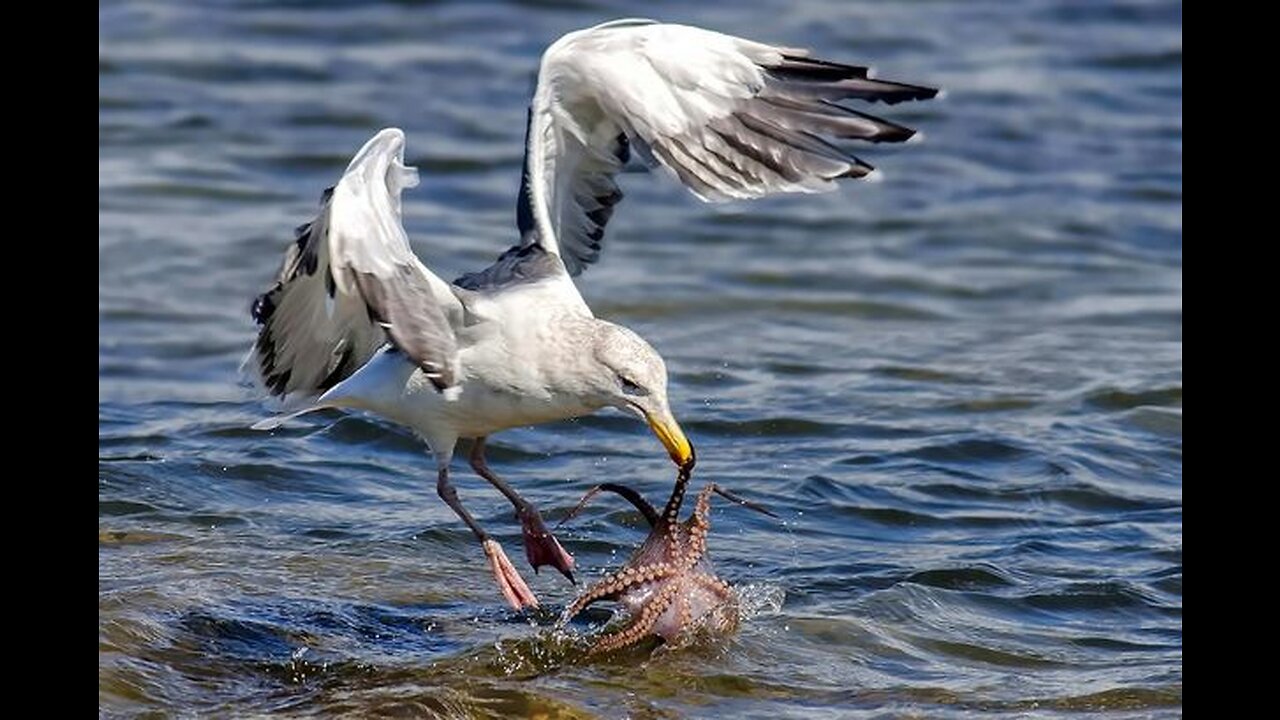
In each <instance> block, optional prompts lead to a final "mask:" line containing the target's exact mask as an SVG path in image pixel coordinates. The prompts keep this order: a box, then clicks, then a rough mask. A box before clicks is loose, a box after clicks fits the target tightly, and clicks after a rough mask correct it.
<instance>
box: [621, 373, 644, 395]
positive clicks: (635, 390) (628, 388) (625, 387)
mask: <svg viewBox="0 0 1280 720" xmlns="http://www.w3.org/2000/svg"><path fill="white" fill-rule="evenodd" d="M618 384H620V385H622V392H623V393H625V394H627V395H648V394H649V393H648V392H646V391H645V389H644V388H642V387H640V385H639V383H635V382H632V381H631V380H628V379H627V378H625V377H623V376H621V375H619V376H618Z"/></svg>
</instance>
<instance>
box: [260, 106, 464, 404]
mask: <svg viewBox="0 0 1280 720" xmlns="http://www.w3.org/2000/svg"><path fill="white" fill-rule="evenodd" d="M415 184H417V172H416V170H414V169H412V168H407V167H405V165H404V133H403V132H401V131H400V130H399V129H396V128H389V129H386V130H383V131H381V132H379V133H378V134H377V135H375V136H374V137H373V138H372V139H371V140H369V142H368V143H366V144H365V146H364V147H363V148H361V150H360V152H358V153H357V154H356V156H355V158H354V159H353V160H352V161H351V164H350V165H349V166H348V167H347V170H346V172H345V173H344V174H343V176H342V179H341V180H340V181H339V182H338V184H337V185H335V186H334V187H333V188H331V189H330V190H328V191H326V192H325V194H324V197H323V198H322V200H321V209H320V213H319V215H318V216H317V217H316V219H315V220H313V221H311V222H310V223H307V224H306V225H303V226H302V227H300V228H299V229H298V232H297V238H296V240H295V242H294V243H293V244H292V245H290V246H289V248H288V250H287V251H286V253H285V259H284V264H283V266H282V267H281V269H280V273H279V275H278V276H277V279H276V283H275V285H274V286H273V287H272V288H271V289H270V290H268V291H267V292H265V293H263V294H262V295H260V296H259V297H258V298H257V300H256V301H255V302H254V304H253V309H252V314H253V318H254V320H255V321H256V322H257V323H258V325H259V326H260V327H259V331H258V339H257V341H256V342H255V343H254V346H253V349H252V350H251V352H250V355H249V358H248V359H247V360H246V362H245V367H246V369H252V370H253V372H254V373H255V374H256V375H257V377H258V379H259V380H260V381H261V382H262V384H263V385H264V386H265V387H266V388H267V389H268V390H269V391H270V392H271V393H272V394H273V395H281V396H284V395H292V394H294V393H298V394H301V395H314V394H317V393H319V392H323V391H324V390H327V389H328V388H330V387H333V386H334V385H335V384H337V383H338V382H341V381H342V380H343V379H344V378H346V377H348V376H350V375H351V374H352V373H354V372H355V371H356V370H357V369H359V368H360V367H361V366H362V365H364V363H365V362H367V361H368V360H369V358H370V357H372V355H373V353H374V352H376V351H377V349H378V348H379V347H380V346H382V345H383V344H385V343H386V342H387V341H390V342H392V343H394V344H395V345H396V347H398V348H399V349H400V350H402V351H403V352H404V353H405V354H406V355H408V356H409V357H410V358H411V359H412V360H413V361H414V363H415V364H417V365H418V366H419V367H421V368H422V370H423V371H424V372H425V373H426V374H427V376H428V377H429V378H431V381H432V382H433V383H434V384H435V385H436V387H437V388H438V389H440V390H444V389H445V388H449V387H452V386H454V385H456V384H457V383H458V375H459V373H458V367H457V363H458V361H457V342H456V339H455V338H454V334H453V329H452V327H451V325H450V321H449V316H450V315H452V314H453V313H455V312H460V309H459V308H458V302H457V299H456V298H455V297H454V295H453V293H452V292H450V290H449V287H448V285H446V284H445V283H444V281H442V280H441V279H440V278H438V277H437V276H436V275H435V274H433V273H432V272H431V271H430V270H428V269H427V268H426V267H424V266H423V265H422V263H421V262H420V261H419V260H418V258H417V257H416V256H414V254H413V251H412V250H411V249H410V248H409V241H408V237H407V235H406V234H405V232H404V227H403V226H402V224H401V221H400V193H401V191H402V190H403V189H404V188H405V187H412V186H413V185H415Z"/></svg>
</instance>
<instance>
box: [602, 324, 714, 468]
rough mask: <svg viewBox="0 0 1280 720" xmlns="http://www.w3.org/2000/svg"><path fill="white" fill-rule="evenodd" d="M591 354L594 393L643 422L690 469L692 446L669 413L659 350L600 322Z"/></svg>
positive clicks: (633, 334)
mask: <svg viewBox="0 0 1280 720" xmlns="http://www.w3.org/2000/svg"><path fill="white" fill-rule="evenodd" d="M594 355H595V361H596V363H597V364H598V365H597V366H598V372H597V373H596V375H597V378H596V383H595V385H596V387H595V388H594V391H595V392H596V393H598V394H599V396H600V399H601V400H603V401H604V404H606V405H612V406H613V407H616V408H618V409H619V410H622V411H623V412H627V413H630V414H632V415H635V416H637V417H639V418H640V419H642V420H644V421H645V422H646V423H648V425H649V428H650V429H652V430H653V434H654V435H657V436H658V439H659V440H661V441H662V444H663V446H664V447H666V449H667V454H669V455H670V456H671V460H672V461H673V462H675V464H676V465H678V466H680V468H681V469H683V470H692V469H693V464H694V461H695V457H694V453H693V446H692V445H690V444H689V439H688V438H686V437H685V436H684V431H683V430H681V429H680V424H679V423H677V422H676V418H675V416H674V415H672V414H671V406H670V405H669V404H668V403H667V364H666V363H665V362H663V361H662V356H661V355H659V354H658V351H657V350H654V349H653V346H651V345H650V344H649V343H647V342H645V341H644V340H643V339H642V338H641V337H640V336H639V335H636V334H635V333H634V332H632V331H631V330H628V329H627V328H624V327H622V326H620V325H614V324H613V323H609V322H604V321H599V322H598V325H597V331H596V338H595V346H594Z"/></svg>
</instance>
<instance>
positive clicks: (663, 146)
mask: <svg viewBox="0 0 1280 720" xmlns="http://www.w3.org/2000/svg"><path fill="white" fill-rule="evenodd" d="M935 94H936V91H935V90H933V89H930V88H925V87H920V86H914V85H906V84H902V83H893V82H887V81H881V80H874V79H870V78H868V76H867V70H866V69H865V68H860V67H854V66H849V65H840V64H836V63H829V62H825V61H821V60H815V59H811V58H809V57H808V53H807V51H803V50H796V49H788V48H779V47H773V46H770V45H764V44H761V43H755V42H752V41H749V40H744V39H741V38H736V37H732V36H728V35H722V34H720V33H715V32H711V31H708V30H703V29H700V28H694V27H688V26H683V25H666V24H660V23H654V22H652V21H645V20H621V21H614V22H612V23H605V24H603V25H599V26H596V27H594V28H589V29H587V30H581V31H578V32H574V33H570V34H568V35H566V36H564V37H563V38H561V39H560V40H558V41H557V42H556V43H554V44H553V45H552V46H551V47H550V48H549V49H548V50H547V51H546V53H545V54H544V55H543V59H542V65H541V68H540V72H539V79H538V86H537V89H536V91H535V93H534V97H533V101H532V103H531V105H530V113H529V126H528V136H527V139H526V155H525V163H524V165H525V167H524V174H523V182H522V185H521V188H520V196H519V201H518V205H517V226H518V229H519V231H520V240H519V242H518V243H517V244H516V245H515V246H513V247H512V248H510V249H509V250H507V251H506V252H505V253H503V254H502V255H501V256H500V257H499V258H498V260H497V261H496V262H495V263H494V264H493V265H491V266H490V267H488V268H486V269H484V270H482V271H480V272H476V273H471V274H468V275H464V276H462V277H460V278H458V279H456V280H454V281H453V282H452V283H447V282H445V281H443V280H442V279H441V278H439V277H438V276H436V275H435V274H434V273H433V272H431V270H429V269H428V268H427V267H426V266H425V265H423V264H422V262H421V261H419V259H418V258H417V257H416V256H415V255H414V254H413V252H412V250H411V249H410V247H409V242H408V237H407V235H406V234H405V231H404V228H403V226H402V224H401V218H400V195H401V192H402V191H403V190H404V189H405V188H408V187H412V186H413V185H415V184H416V183H417V173H416V171H415V170H413V169H412V168H408V167H405V165H404V146H405V137H404V133H403V132H402V131H400V130H398V129H396V128H389V129H386V130H383V131H381V132H379V133H378V134H377V135H375V136H374V137H373V138H372V139H371V140H369V141H368V142H367V143H366V144H365V146H364V147H363V148H361V149H360V151H359V152H358V153H357V154H356V156H355V158H354V159H352V161H351V164H350V165H349V166H348V167H347V170H346V172H345V173H344V174H343V176H342V178H341V180H339V182H338V183H337V184H336V185H335V186H334V187H333V188H331V190H330V191H327V192H326V193H325V195H324V196H323V198H322V201H321V211H320V213H319V215H318V216H317V217H316V219H315V220H313V221H312V222H310V223H308V224H306V225H304V226H302V227H301V228H299V230H298V235H297V238H296V241H295V243H294V244H293V245H291V246H290V248H289V250H288V252H287V253H286V256H285V262H284V266H283V267H282V268H281V271H280V274H279V277H278V279H277V282H276V284H275V286H274V287H273V288H272V289H271V290H269V291H268V292H266V293H264V294H263V295H262V296H260V297H259V298H258V300H257V301H256V302H255V303H254V309H253V315H254V318H255V320H256V321H257V322H258V323H259V325H260V326H261V329H260V331H259V335H258V340H257V342H256V343H255V345H254V349H253V351H252V352H251V354H250V357H249V359H248V360H247V361H246V367H248V368H251V369H252V370H253V371H254V372H255V373H256V375H257V376H258V378H259V379H260V380H261V381H262V383H263V384H264V385H265V386H266V387H267V388H268V389H269V390H270V391H271V392H272V394H275V395H280V396H284V397H286V398H288V399H289V400H290V401H291V402H301V403H305V404H303V405H302V406H301V409H298V410H296V411H295V412H294V413H291V414H290V415H284V416H280V417H277V418H274V419H272V420H269V421H266V422H264V423H260V424H259V426H263V427H270V426H274V425H276V424H278V423H279V422H282V421H283V420H284V419H287V418H288V417H291V416H292V415H294V414H297V413H298V412H307V411H309V410H314V409H317V408H322V407H334V408H351V409H359V410H365V411H369V412H372V413H375V414H377V415H380V416H382V417H385V418H387V419H390V420H393V421H395V422H398V423H402V424H404V425H406V426H408V427H410V428H412V429H413V430H414V431H415V432H416V433H418V434H419V435H420V436H421V437H422V438H423V439H424V440H425V441H426V443H427V444H428V446H429V447H430V449H431V452H432V454H433V455H434V457H435V460H436V465H437V489H438V491H439V493H440V495H441V497H442V498H444V500H445V501H446V502H447V503H448V504H449V505H450V507H452V508H453V509H454V511H455V512H456V513H457V514H458V515H459V516H460V517H461V518H462V519H463V521H464V522H466V524H467V525H468V526H469V527H470V528H471V529H472V531H473V532H474V533H475V534H476V536H477V538H478V539H480V540H481V542H482V543H483V545H484V548H485V551H486V554H487V555H488V557H489V561H490V563H491V566H492V568H493V571H494V574H495V577H496V578H497V580H498V584H499V587H500V589H501V590H502V592H503V594H504V596H505V597H506V598H507V600H508V601H509V602H510V603H511V604H512V605H513V606H515V607H517V608H519V607H522V606H526V605H536V604H537V601H536V599H535V598H534V597H533V594H532V593H531V592H530V591H529V589H528V587H527V586H526V585H525V583H524V581H523V580H522V579H521V578H520V576H519V573H518V572H516V570H515V568H514V567H513V566H512V565H511V563H510V562H509V561H508V560H507V558H506V556H505V553H503V551H502V549H501V547H500V546H499V545H498V544H497V542H496V541H494V540H492V539H491V538H489V537H488V535H487V534H486V533H485V532H484V531H483V530H482V529H481V528H480V527H479V525H478V524H477V523H476V522H475V520H474V519H473V518H472V517H471V516H470V515H469V514H468V513H467V511H466V510H465V509H464V508H463V507H462V504H461V502H460V501H459V500H458V498H457V494H456V492H455V491H454V489H453V486H452V484H451V483H450V481H449V466H450V463H451V461H452V458H453V453H454V449H455V446H456V444H457V442H458V440H459V439H462V438H471V439H474V440H475V443H474V445H473V449H472V452H471V457H470V459H471V465H472V467H473V468H475V469H476V471H477V472H478V473H479V474H480V475H482V476H483V477H485V478H486V479H487V480H489V481H490V482H491V483H493V484H494V485H495V486H496V487H498V489H499V490H500V491H502V492H503V493H504V494H505V495H506V496H507V497H508V499H510V500H511V502H512V503H513V504H514V505H515V507H516V510H517V513H518V515H519V517H520V519H521V521H522V524H523V527H524V533H525V534H524V537H525V549H526V553H527V556H528V558H529V560H530V562H531V563H532V564H533V565H534V567H535V569H536V568H537V567H538V566H539V565H543V564H551V565H553V566H555V567H556V568H557V569H559V570H560V571H561V572H563V573H565V574H566V575H568V576H570V578H572V576H571V574H570V569H571V568H572V565H573V559H572V558H571V557H570V556H569V555H568V554H567V553H565V552H564V550H563V549H562V548H561V547H560V545H559V543H557V542H556V540H555V538H554V537H553V536H551V534H550V533H549V532H547V530H546V528H545V526H544V525H543V523H542V520H541V518H540V516H539V515H538V512H537V510H536V509H535V508H534V507H533V506H532V505H531V504H530V503H528V502H527V501H525V500H524V499H523V498H521V497H520V496H519V495H518V494H517V493H516V492H515V491H514V490H513V489H512V488H511V487H510V486H508V485H507V484H506V483H505V482H503V481H502V480H501V479H500V478H498V477H497V476H496V475H494V474H493V473H492V471H490V470H489V469H488V466H487V465H486V464H485V461H484V454H483V451H484V440H485V438H486V437H487V436H489V435H491V434H493V433H495V432H499V431H501V430H504V429H507V428H511V427H518V426H525V425H536V424H540V423H544V422H552V421H556V420H562V419H565V418H570V417H577V416H581V415H586V414H589V413H593V412H595V411H597V410H599V409H601V408H604V407H610V406H611V407H616V408H619V409H622V410H624V411H627V412H631V413H633V414H636V415H638V416H639V417H641V418H642V419H644V420H645V421H646V422H647V423H648V424H649V426H650V427H651V428H652V429H653V431H654V433H655V434H656V435H657V436H658V438H659V439H660V440H661V441H662V443H663V445H664V446H665V447H666V449H667V451H668V453H669V454H670V455H671V457H672V460H673V461H674V462H676V464H678V465H680V466H682V467H683V468H684V469H685V471H686V474H687V470H688V469H689V468H690V467H691V466H692V464H693V462H694V455H693V448H692V446H691V445H690V444H689V442H688V440H687V439H686V438H685V436H684V433H683V432H682V431H681V429H680V426H679V424H677V422H676V420H675V418H674V416H673V415H672V413H671V410H670V407H669V404H668V401H667V392H666V390H667V372H666V366H665V364H664V362H663V360H662V357H661V356H660V355H659V354H658V353H657V352H656V351H655V350H654V349H653V348H652V347H650V346H649V344H648V343H646V342H645V341H644V340H642V339H641V338H640V337H639V336H638V335H636V334H635V333H634V332H632V331H630V330H628V329H626V328H624V327H621V326H619V325H615V324H613V323H610V322H607V321H604V320H601V319H599V318H596V317H595V316H594V314H593V313H592V312H591V309H590V308H589V307H588V306H587V304H586V302H584V301H583V299H582V297H581V295H580V294H579V293H578V291H577V288H576V287H575V285H574V282H573V276H575V275H577V274H578V273H580V272H581V271H582V270H583V269H584V268H585V267H586V265H588V264H591V263H593V262H595V261H596V260H597V258H598V256H599V253H600V249H601V242H602V240H603V236H604V229H605V226H606V225H607V223H608V221H609V218H610V216H611V215H612V213H613V209H614V206H615V205H616V204H617V203H618V201H619V200H620V199H621V197H622V193H621V191H620V190H619V189H618V187H617V185H616V184H615V182H614V177H615V175H616V174H617V173H618V172H619V171H620V170H621V169H622V167H623V166H624V165H625V164H626V163H627V161H628V159H629V158H630V157H631V155H632V153H635V154H636V155H637V156H639V157H640V158H641V159H643V160H645V161H647V162H649V163H650V164H653V165H659V166H662V167H664V168H666V169H667V170H668V171H670V172H671V173H672V174H673V175H674V176H675V177H676V178H677V179H678V180H679V181H680V182H681V183H683V184H684V185H685V186H686V187H688V188H689V190H690V191H691V192H693V193H694V194H695V195H697V196H698V197H699V198H701V199H703V200H706V201H720V200H730V199H738V198H752V197H759V196H763V195H767V194H771V193H778V192H819V191H824V190H829V189H831V188H833V187H834V186H835V180H837V179H839V178H843V177H863V176H865V175H867V174H868V173H870V172H871V166H870V165H867V164H866V163H864V162H862V161H861V160H858V159H857V158H854V157H852V156H849V155H847V154H845V153H844V152H843V151H841V150H839V149H837V148H836V147H835V146H833V145H831V144H830V143H828V142H827V141H826V140H823V139H822V137H821V136H822V135H828V136H835V137H841V138H858V139H864V140H870V141H873V142H885V141H887V142H901V141H903V140H906V139H907V138H909V137H911V135H912V134H913V132H912V131H911V130H908V129H907V128H904V127H902V126H899V125H895V124H893V123H890V122H887V121H884V120H881V119H879V118H875V117H873V116H871V115H866V114H863V113H859V112H856V111H853V110H850V109H847V108H844V107H842V106H840V105H837V104H836V103H835V102H834V101H835V100H838V99H844V98H860V99H865V100H872V101H876V100H880V101H884V102H888V103H895V102H899V101H902V100H917V99H925V98H929V97H933V96H934V95H935Z"/></svg>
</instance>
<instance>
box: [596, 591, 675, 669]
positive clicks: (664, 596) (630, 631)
mask: <svg viewBox="0 0 1280 720" xmlns="http://www.w3.org/2000/svg"><path fill="white" fill-rule="evenodd" d="M679 591H680V585H679V584H678V583H669V584H667V585H666V587H664V588H662V590H660V591H659V592H658V594H657V596H655V597H654V598H653V600H652V601H651V602H650V603H649V604H648V605H645V606H644V609H643V610H641V611H640V612H639V613H636V615H635V618H634V619H633V620H632V621H631V624H630V625H628V626H627V627H625V628H623V629H622V630H619V631H618V632H616V633H613V634H611V635H607V636H605V637H602V638H600V639H599V640H598V641H596V644H595V645H592V646H591V649H590V650H588V651H587V654H588V655H597V654H599V653H602V652H608V651H610V650H617V649H618V648H624V647H626V646H628V645H631V644H632V643H635V642H639V641H640V640H643V639H644V638H645V637H647V636H648V635H649V633H650V632H651V631H652V630H653V626H654V625H656V624H657V622H658V619H659V618H661V617H662V613H664V612H666V611H667V608H668V607H670V606H671V603H672V602H674V601H675V599H676V595H677V594H678V593H679Z"/></svg>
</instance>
